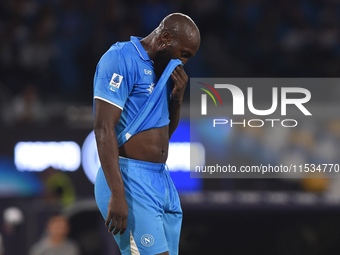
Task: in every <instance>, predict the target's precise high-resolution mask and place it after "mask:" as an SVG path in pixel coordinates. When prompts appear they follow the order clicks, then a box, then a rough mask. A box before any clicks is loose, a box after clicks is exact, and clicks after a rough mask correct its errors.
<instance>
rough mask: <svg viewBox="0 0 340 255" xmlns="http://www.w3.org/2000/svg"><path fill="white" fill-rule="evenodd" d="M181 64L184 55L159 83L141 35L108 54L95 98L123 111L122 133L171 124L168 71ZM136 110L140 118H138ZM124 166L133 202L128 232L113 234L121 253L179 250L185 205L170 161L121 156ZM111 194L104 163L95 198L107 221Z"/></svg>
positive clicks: (98, 74)
mask: <svg viewBox="0 0 340 255" xmlns="http://www.w3.org/2000/svg"><path fill="white" fill-rule="evenodd" d="M179 64H182V63H181V61H180V60H171V61H170V63H169V64H168V66H167V67H166V68H165V70H164V72H163V75H162V76H161V78H160V79H159V81H158V83H157V86H159V87H157V86H156V85H155V84H156V76H155V73H154V68H153V63H152V61H151V60H150V58H149V56H148V54H147V53H146V51H145V50H144V48H143V46H142V45H141V43H140V42H139V38H137V37H131V41H129V42H123V43H116V44H114V45H113V46H112V47H111V48H110V49H109V50H108V51H107V52H106V53H105V54H104V55H103V57H102V58H101V59H100V61H99V63H98V66H97V70H96V73H95V77H94V98H97V99H100V100H103V101H105V102H107V103H109V104H112V105H114V106H116V107H118V108H120V109H121V110H122V113H121V117H120V120H119V122H118V124H117V126H116V134H117V138H118V137H119V136H121V134H123V137H124V136H125V135H124V132H123V131H126V130H125V128H127V129H129V126H130V125H135V128H132V129H133V130H134V131H133V132H132V134H131V135H133V134H135V133H138V132H140V131H143V130H146V129H150V128H156V127H162V126H166V125H168V124H169V122H170V121H169V100H170V93H171V84H169V82H171V79H169V76H170V74H171V73H172V71H173V70H174V68H175V67H176V66H177V65H179ZM163 77H164V79H163ZM168 79H169V80H168ZM167 80H168V82H165V81H167ZM164 85H165V87H164ZM155 86H156V88H155ZM162 87H163V89H161V88H162ZM154 88H155V89H156V90H155V91H154V93H153V89H154ZM158 89H161V90H158ZM152 93H153V94H152ZM158 93H159V94H158ZM151 95H153V96H151ZM150 96H151V97H150ZM149 97H150V100H148V98H149ZM150 101H151V102H150ZM145 102H147V103H146V104H145ZM143 106H144V107H143ZM149 106H150V107H149ZM146 108H147V109H146ZM145 109H146V110H145ZM141 112H142V113H141ZM137 114H138V117H139V118H137V119H138V120H137V121H136V122H134V121H133V120H134V119H135V116H137ZM145 115H147V116H146V117H145ZM141 116H142V117H143V118H142V117H141ZM144 117H145V118H144ZM127 139H128V138H127ZM117 140H118V142H119V139H117ZM125 141H126V140H125ZM119 166H120V171H121V174H122V179H123V182H124V188H125V197H126V201H127V203H128V206H129V213H128V226H127V230H126V232H125V233H124V234H123V235H119V234H117V235H115V236H114V238H115V239H116V242H117V244H118V246H119V249H120V251H121V253H122V255H154V254H158V253H163V252H165V251H169V254H170V255H177V254H178V246H179V237H180V231H181V223H182V209H181V205H180V201H179V196H178V193H177V191H176V188H175V185H174V184H173V182H172V180H171V178H170V175H169V172H168V169H167V167H166V165H165V164H160V163H151V162H144V161H139V160H134V159H127V158H122V157H120V158H119ZM110 197H111V191H110V188H109V186H108V184H107V181H106V179H105V175H104V172H103V169H102V167H100V168H99V171H98V174H97V178H96V183H95V198H96V202H97V205H98V208H99V209H100V212H101V213H102V215H103V218H104V220H105V219H106V217H107V211H108V203H109V200H110Z"/></svg>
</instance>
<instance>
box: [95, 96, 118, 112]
mask: <svg viewBox="0 0 340 255" xmlns="http://www.w3.org/2000/svg"><path fill="white" fill-rule="evenodd" d="M94 99H100V100H102V101H104V102H106V103H109V104H112V105H114V106H116V107H118V108H119V109H121V110H122V111H123V107H121V106H120V105H118V104H115V103H113V102H111V101H109V100H107V99H105V98H102V97H99V96H95V97H94Z"/></svg>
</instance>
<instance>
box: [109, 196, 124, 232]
mask: <svg viewBox="0 0 340 255" xmlns="http://www.w3.org/2000/svg"><path fill="white" fill-rule="evenodd" d="M128 211H129V207H128V204H127V202H126V198H125V195H124V194H112V195H111V197H110V201H109V208H108V212H107V218H106V221H105V225H106V227H108V228H109V229H108V230H109V232H112V231H113V230H114V231H113V235H116V234H118V233H119V232H120V235H122V234H124V232H125V230H126V228H127V218H128ZM110 223H111V224H110Z"/></svg>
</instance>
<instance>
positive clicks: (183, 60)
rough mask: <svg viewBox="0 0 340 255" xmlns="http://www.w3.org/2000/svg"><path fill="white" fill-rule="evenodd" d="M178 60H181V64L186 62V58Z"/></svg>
mask: <svg viewBox="0 0 340 255" xmlns="http://www.w3.org/2000/svg"><path fill="white" fill-rule="evenodd" d="M179 60H181V62H182V63H183V65H185V63H186V62H188V59H187V58H180V59H179Z"/></svg>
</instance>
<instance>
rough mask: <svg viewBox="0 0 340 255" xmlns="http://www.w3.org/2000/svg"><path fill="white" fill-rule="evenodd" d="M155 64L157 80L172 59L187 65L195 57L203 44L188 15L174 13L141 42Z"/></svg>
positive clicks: (196, 28)
mask: <svg viewBox="0 0 340 255" xmlns="http://www.w3.org/2000/svg"><path fill="white" fill-rule="evenodd" d="M140 42H141V43H142V45H143V47H144V49H145V50H146V52H147V53H148V55H149V57H150V59H151V60H152V61H153V62H154V70H155V73H156V76H157V78H159V76H160V75H161V74H162V72H163V71H164V69H165V67H166V65H167V64H168V63H169V61H170V59H180V60H181V61H182V63H183V64H185V63H186V62H187V61H188V59H189V58H191V57H193V56H194V55H195V54H196V52H197V50H198V48H199V46H200V43H201V37H200V32H199V30H198V27H197V26H196V24H195V22H194V21H193V20H192V19H191V18H190V17H189V16H187V15H184V14H182V13H173V14H170V15H168V16H166V17H165V18H164V19H163V20H162V22H161V23H160V24H159V26H158V27H157V28H156V29H155V30H154V31H152V33H151V34H149V35H148V36H147V37H145V38H143V39H142V40H141V41H140Z"/></svg>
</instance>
